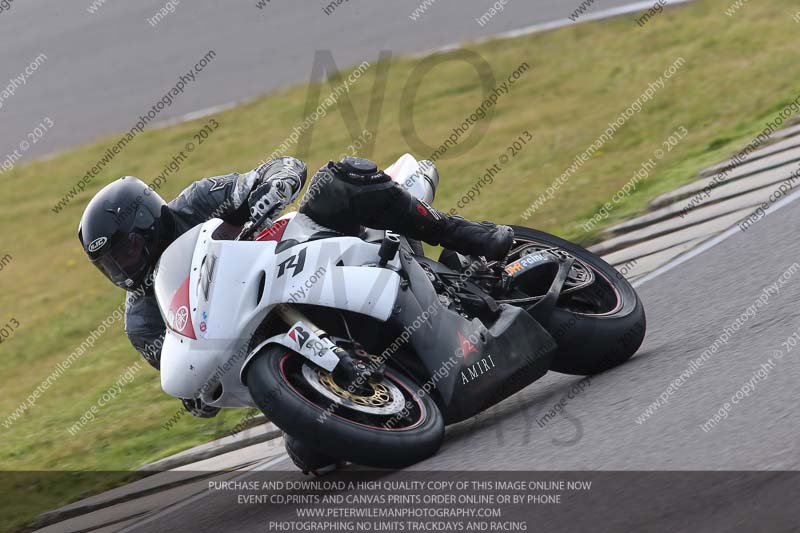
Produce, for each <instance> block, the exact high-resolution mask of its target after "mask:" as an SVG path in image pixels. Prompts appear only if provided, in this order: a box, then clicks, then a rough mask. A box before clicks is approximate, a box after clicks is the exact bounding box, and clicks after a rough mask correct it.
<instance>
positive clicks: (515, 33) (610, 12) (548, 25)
mask: <svg viewBox="0 0 800 533" xmlns="http://www.w3.org/2000/svg"><path fill="white" fill-rule="evenodd" d="M692 1H693V0H664V4H663V5H664V6H667V7H668V6H674V5H680V4H686V3H689V2H692ZM655 3H656V2H655V1H654V0H648V1H645V2H634V3H632V4H626V5H624V6H618V7H612V8H609V9H603V10H602V11H597V12H596V13H591V14H589V15H581V16H580V17H578V20H572V19H569V18H565V19H557V20H553V21H550V22H540V23H539V24H532V25H530V26H525V27H523V28H518V29H516V30H509V31H504V32H502V33H496V34H494V35H488V36H486V37H480V38H478V39H474V40H467V41H462V42H460V43H450V44H446V45H444V46H440V47H438V48H434V49H432V50H428V51H426V52H419V53H417V54H413V55H412V56H411V57H423V56H426V55H430V54H435V53H439V52H448V51H450V50H455V49H456V48H460V47H461V46H463V45H464V44H473V45H475V44H480V43H485V42H486V41H491V40H494V39H513V38H514V37H522V36H524V35H531V34H532V33H541V32H543V31H549V30H556V29H558V28H563V27H565V26H574V25H576V24H582V23H584V22H591V21H593V20H603V19H608V18H612V17H617V16H619V15H627V14H628V13H635V12H637V11H646V10H647V9H650V8H652V7H653V5H654V4H655Z"/></svg>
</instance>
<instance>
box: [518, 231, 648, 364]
mask: <svg viewBox="0 0 800 533" xmlns="http://www.w3.org/2000/svg"><path fill="white" fill-rule="evenodd" d="M512 227H513V228H514V236H515V240H516V241H517V242H516V243H515V246H517V245H519V244H524V242H530V243H533V244H537V243H538V244H544V245H547V246H552V247H556V248H561V249H562V250H565V251H566V252H568V253H569V254H570V255H572V256H574V257H576V258H577V259H580V260H581V261H583V262H584V263H586V264H588V265H589V267H590V268H591V269H592V270H594V273H595V277H596V279H595V281H594V283H593V284H592V285H590V286H589V287H587V288H585V289H582V291H586V292H585V293H584V294H583V295H582V294H581V291H578V292H576V293H574V295H573V296H570V299H572V300H579V299H581V298H583V299H584V300H585V301H587V302H590V303H591V302H592V301H593V300H597V301H598V302H599V303H598V304H597V306H598V309H597V310H596V312H592V311H591V309H590V306H588V305H587V304H583V303H582V305H581V306H580V307H576V306H575V305H574V304H573V305H572V306H571V305H570V301H569V300H570V299H564V301H562V300H559V304H558V306H557V307H556V309H555V310H554V311H553V314H552V316H551V317H550V320H549V321H548V323H547V324H542V325H543V326H544V327H545V329H547V330H548V332H550V334H551V335H553V337H554V338H555V340H556V342H557V343H558V349H557V352H556V355H555V358H554V360H553V364H552V366H551V367H550V369H551V370H554V371H556V372H561V373H563V374H576V375H592V374H598V373H600V372H604V371H606V370H608V369H610V368H613V367H615V366H617V365H620V364H622V363H624V362H625V361H627V360H628V359H630V358H631V357H632V356H633V354H635V353H636V350H638V349H639V346H641V344H642V342H643V341H644V335H645V330H646V327H647V320H646V317H645V313H644V306H643V305H642V302H641V300H640V299H639V296H638V295H637V294H636V291H635V290H634V288H633V287H632V286H631V284H630V282H628V280H627V279H626V278H625V277H624V276H623V275H622V274H620V273H619V272H617V270H616V269H615V268H614V267H612V266H611V265H609V264H608V263H606V262H605V261H603V260H602V259H601V258H600V257H598V256H597V255H595V254H593V253H592V252H590V251H588V250H586V249H585V248H583V247H581V246H578V245H577V244H574V243H571V242H569V241H566V240H564V239H561V238H559V237H556V236H554V235H550V234H549V233H545V232H542V231H537V230H534V229H530V228H524V227H520V226H512ZM611 295H613V297H614V298H615V299H616V301H615V302H614V303H613V304H612V303H609V302H610V301H611Z"/></svg>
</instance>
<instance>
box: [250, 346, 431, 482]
mask: <svg viewBox="0 0 800 533" xmlns="http://www.w3.org/2000/svg"><path fill="white" fill-rule="evenodd" d="M246 380H247V387H248V388H249V390H250V394H251V395H252V397H253V400H254V401H255V402H256V405H258V407H259V409H261V411H262V412H263V413H264V414H265V415H266V416H267V418H269V419H270V420H271V421H272V422H274V423H275V425H276V426H278V427H279V428H280V429H281V430H283V431H285V432H286V433H288V434H289V435H292V436H293V437H295V438H297V439H300V440H302V441H304V442H306V443H307V444H309V445H311V446H312V447H314V448H316V449H317V450H318V451H319V452H321V453H324V454H326V455H329V456H331V457H334V458H336V459H342V460H347V461H352V462H354V463H358V464H362V465H366V466H373V467H378V468H404V467H406V466H410V465H412V464H414V463H417V462H419V461H421V460H423V459H426V458H428V457H430V456H432V455H434V454H435V453H436V452H437V451H438V449H439V447H440V446H441V444H442V440H443V439H444V420H443V419H442V415H441V413H440V412H439V409H438V408H437V406H436V404H435V403H434V401H433V400H432V399H431V397H430V396H429V395H427V394H425V393H424V392H422V391H421V389H420V387H418V386H416V385H415V384H414V383H413V382H412V381H411V380H409V379H408V378H406V377H405V376H403V375H401V374H399V373H398V372H396V371H395V370H392V369H387V370H386V372H385V378H384V380H383V381H382V382H381V383H378V384H372V383H368V384H367V385H366V388H367V391H364V390H361V391H359V392H351V391H349V390H345V389H342V388H341V387H339V386H338V385H337V384H336V383H335V382H334V381H333V378H332V376H331V374H330V373H329V372H327V371H325V370H322V369H320V368H317V367H315V366H314V365H312V364H311V363H310V362H309V361H308V360H306V359H305V358H304V357H302V356H301V355H299V354H297V353H295V352H293V351H291V350H289V349H287V348H285V347H283V346H279V345H268V346H266V347H264V348H263V349H262V350H261V352H260V353H259V354H257V355H256V356H255V358H254V360H253V361H252V363H250V365H249V366H248V368H247V373H246Z"/></svg>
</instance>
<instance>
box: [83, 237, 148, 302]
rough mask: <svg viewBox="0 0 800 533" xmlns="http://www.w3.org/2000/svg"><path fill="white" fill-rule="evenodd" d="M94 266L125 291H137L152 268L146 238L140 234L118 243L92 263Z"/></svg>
mask: <svg viewBox="0 0 800 533" xmlns="http://www.w3.org/2000/svg"><path fill="white" fill-rule="evenodd" d="M92 263H94V265H95V266H96V267H97V268H99V269H100V271H101V272H102V273H103V274H105V276H106V277H107V278H108V279H110V280H111V282H112V283H114V285H116V286H118V287H122V288H123V289H135V288H137V287H138V286H139V285H140V284H141V283H142V281H144V278H145V276H146V275H147V271H148V269H149V266H150V257H149V255H148V253H147V247H146V246H145V242H144V237H142V236H141V235H139V234H138V233H129V234H128V236H127V237H126V238H124V239H122V240H120V241H119V242H117V243H116V244H115V245H114V246H113V247H112V248H111V250H110V251H109V252H107V253H105V254H103V255H102V257H99V258H98V259H95V260H93V261H92Z"/></svg>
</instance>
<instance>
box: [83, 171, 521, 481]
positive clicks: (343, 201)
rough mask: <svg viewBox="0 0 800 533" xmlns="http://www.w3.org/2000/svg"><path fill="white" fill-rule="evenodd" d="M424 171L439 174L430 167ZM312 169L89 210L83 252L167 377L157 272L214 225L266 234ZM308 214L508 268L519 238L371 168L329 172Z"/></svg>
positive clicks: (102, 202) (303, 454)
mask: <svg viewBox="0 0 800 533" xmlns="http://www.w3.org/2000/svg"><path fill="white" fill-rule="evenodd" d="M422 168H428V169H429V170H430V169H432V163H429V162H426V163H425V164H423V165H422ZM306 173H307V170H306V165H305V164H304V163H303V162H301V161H299V160H297V159H295V158H292V157H283V158H279V159H275V160H272V161H268V162H267V163H265V164H263V165H261V166H259V167H258V168H256V169H253V170H251V171H250V172H247V173H244V174H239V173H232V174H228V175H225V176H216V177H212V178H205V179H202V180H199V181H197V182H195V183H193V184H191V185H190V186H189V187H187V188H186V189H185V190H184V191H183V192H182V193H181V194H180V195H178V197H177V198H175V199H174V200H172V201H171V202H169V203H168V204H167V203H165V202H164V201H163V200H162V199H161V198H160V197H159V196H158V194H157V193H156V192H155V191H154V190H153V189H152V188H150V187H148V186H147V185H145V184H144V183H143V182H142V181H140V180H138V179H136V178H134V177H131V176H126V177H124V178H121V179H119V180H117V181H115V182H112V183H111V184H109V185H107V186H106V187H104V188H103V189H102V190H101V191H100V192H98V193H97V195H95V197H94V198H93V199H92V200H91V201H90V202H89V205H88V206H87V207H86V210H85V212H84V214H83V217H82V219H81V224H80V228H79V231H78V236H79V239H80V241H81V244H82V245H83V248H84V251H85V252H86V253H87V255H88V256H89V259H90V260H91V261H92V263H93V264H94V265H95V266H97V267H98V268H99V269H100V270H101V271H102V272H103V274H105V275H106V276H107V277H108V278H109V279H110V280H111V281H112V282H113V283H115V284H116V285H118V286H120V287H122V288H125V289H126V290H128V293H127V298H126V310H125V332H126V334H127V335H128V338H129V339H130V341H131V343H132V344H133V346H134V347H135V348H136V349H137V350H138V351H139V352H140V353H141V354H142V355H143V357H144V358H145V359H146V360H147V361H148V363H150V364H151V365H152V366H153V367H154V368H156V369H158V368H159V361H160V346H161V342H162V339H163V336H164V331H165V326H164V321H163V319H162V317H161V314H160V312H159V309H158V305H157V303H156V299H155V295H154V294H153V291H152V274H153V268H154V266H155V264H156V261H157V260H158V258H159V256H160V254H161V253H162V252H163V251H164V250H165V249H166V248H167V246H169V244H170V243H172V242H173V241H174V240H175V239H176V238H177V237H178V236H180V235H181V234H183V233H184V232H186V231H188V230H189V229H191V228H193V227H194V226H196V225H198V224H201V223H203V222H205V221H207V220H209V219H211V218H215V217H216V218H221V219H223V220H224V221H226V222H228V223H230V224H233V225H235V226H242V225H244V224H245V223H247V222H248V220H249V221H260V222H261V224H260V226H261V227H259V228H254V229H256V230H261V229H264V228H266V227H268V226H269V225H271V224H272V220H273V219H274V217H275V216H276V215H278V214H279V213H280V212H281V211H282V210H283V209H284V207H285V206H286V205H288V204H289V203H291V202H293V201H294V200H295V198H296V197H297V195H298V193H299V192H300V190H301V188H302V187H303V185H304V183H305V180H306ZM300 212H301V213H304V214H306V215H308V216H309V217H311V218H312V219H313V220H314V221H315V222H317V223H318V224H320V225H322V226H325V227H327V228H330V229H333V230H335V231H339V232H341V233H345V234H351V235H355V234H357V233H358V231H359V230H360V229H361V227H370V228H375V229H387V230H392V231H395V232H397V233H401V234H404V235H406V236H407V237H409V238H411V239H416V240H422V241H425V242H428V243H430V244H441V245H442V246H444V247H446V248H449V249H452V250H455V251H458V252H461V253H463V254H466V255H476V256H485V257H486V258H487V259H500V258H502V257H504V256H505V254H506V253H507V252H508V250H509V248H510V246H511V244H512V240H513V232H512V230H511V228H509V227H507V226H497V225H495V224H491V223H488V222H481V223H477V222H471V221H468V220H465V219H463V218H461V217H453V216H449V215H446V214H444V213H442V212H440V211H437V210H435V209H433V208H432V207H430V206H429V205H427V204H426V203H425V202H423V201H421V200H419V199H417V198H415V197H413V196H412V195H411V194H409V193H408V192H407V191H406V190H405V189H404V188H403V187H402V186H400V185H399V184H397V183H396V182H394V181H392V180H391V178H390V177H389V176H388V175H386V174H385V173H384V172H382V171H380V170H378V168H377V166H375V164H374V163H372V162H371V161H368V160H365V159H358V158H345V159H343V160H342V161H340V162H330V163H328V164H327V165H325V166H323V167H322V168H321V169H320V170H319V171H318V172H317V173H316V174H315V175H314V177H313V178H312V182H311V185H310V187H309V192H307V193H306V197H305V198H304V199H303V202H301V207H300ZM183 403H184V406H185V407H186V409H187V410H188V411H189V412H191V413H192V414H193V415H195V416H198V417H210V416H214V415H215V414H216V413H217V412H218V409H217V408H214V407H210V406H208V405H204V404H203V403H202V402H201V401H200V400H199V399H195V398H188V399H184V400H183ZM286 446H287V450H288V451H289V452H290V455H291V457H292V459H293V460H294V461H295V463H296V464H297V465H298V466H299V467H300V468H301V469H302V470H303V471H304V472H309V471H317V470H318V469H319V468H320V467H323V466H326V465H327V464H328V463H331V462H332V460H330V459H329V458H326V457H324V456H322V455H320V454H318V453H316V454H315V452H314V451H313V450H311V449H310V448H309V449H306V448H308V447H307V446H306V445H304V444H303V443H299V442H296V441H293V440H292V439H291V438H290V437H288V436H287V440H286Z"/></svg>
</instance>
